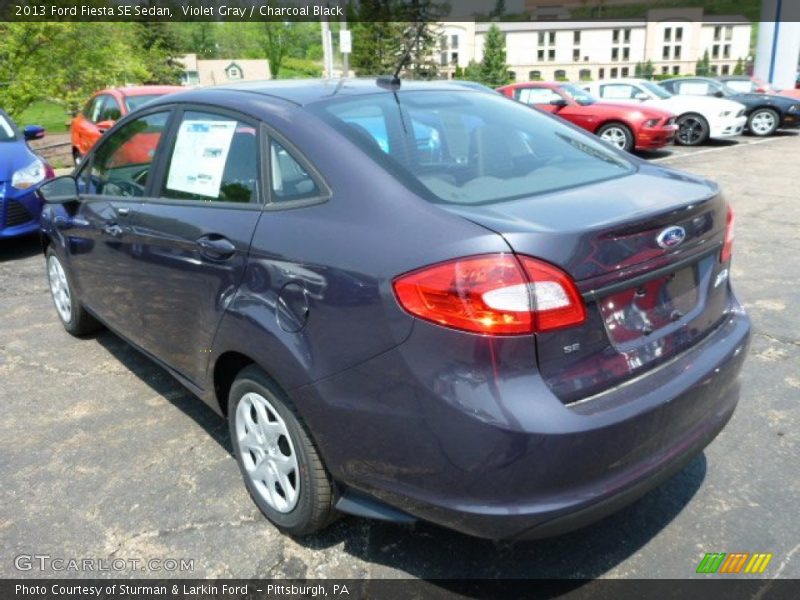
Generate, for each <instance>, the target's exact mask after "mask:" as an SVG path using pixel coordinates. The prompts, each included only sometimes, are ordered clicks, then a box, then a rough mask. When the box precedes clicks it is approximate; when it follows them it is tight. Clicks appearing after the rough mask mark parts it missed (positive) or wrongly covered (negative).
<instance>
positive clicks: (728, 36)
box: [725, 25, 733, 42]
mask: <svg viewBox="0 0 800 600" xmlns="http://www.w3.org/2000/svg"><path fill="white" fill-rule="evenodd" d="M732 39H733V27H732V26H730V25H728V26H727V27H726V28H725V41H726V42H730V41H731V40H732Z"/></svg>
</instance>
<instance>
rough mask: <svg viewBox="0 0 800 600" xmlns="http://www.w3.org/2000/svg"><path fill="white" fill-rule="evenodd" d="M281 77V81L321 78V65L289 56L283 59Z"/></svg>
mask: <svg viewBox="0 0 800 600" xmlns="http://www.w3.org/2000/svg"><path fill="white" fill-rule="evenodd" d="M281 77H282V78H283V79H305V78H309V77H322V65H321V64H320V63H318V62H317V61H313V60H309V59H307V58H292V57H291V56H289V57H286V58H284V59H283V65H282V66H281Z"/></svg>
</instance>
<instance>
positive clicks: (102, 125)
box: [97, 120, 116, 133]
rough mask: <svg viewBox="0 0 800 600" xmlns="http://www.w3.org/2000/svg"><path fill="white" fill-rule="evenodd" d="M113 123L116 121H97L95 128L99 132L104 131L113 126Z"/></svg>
mask: <svg viewBox="0 0 800 600" xmlns="http://www.w3.org/2000/svg"><path fill="white" fill-rule="evenodd" d="M114 123H116V121H111V120H108V121H100V122H99V123H97V129H98V130H99V131H100V133H105V132H106V131H108V130H109V129H111V128H112V127H113V126H114Z"/></svg>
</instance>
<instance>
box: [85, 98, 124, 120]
mask: <svg viewBox="0 0 800 600" xmlns="http://www.w3.org/2000/svg"><path fill="white" fill-rule="evenodd" d="M121 117H122V111H121V110H120V109H119V104H118V103H117V100H116V98H114V97H113V96H103V101H102V103H100V104H99V105H98V110H97V115H96V118H95V119H92V120H93V121H94V122H95V123H101V122H103V121H119V119H120V118H121Z"/></svg>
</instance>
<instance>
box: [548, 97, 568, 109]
mask: <svg viewBox="0 0 800 600" xmlns="http://www.w3.org/2000/svg"><path fill="white" fill-rule="evenodd" d="M566 105H567V101H566V100H564V99H563V98H554V99H552V100H550V106H557V107H559V108H564V107H565V106H566Z"/></svg>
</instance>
